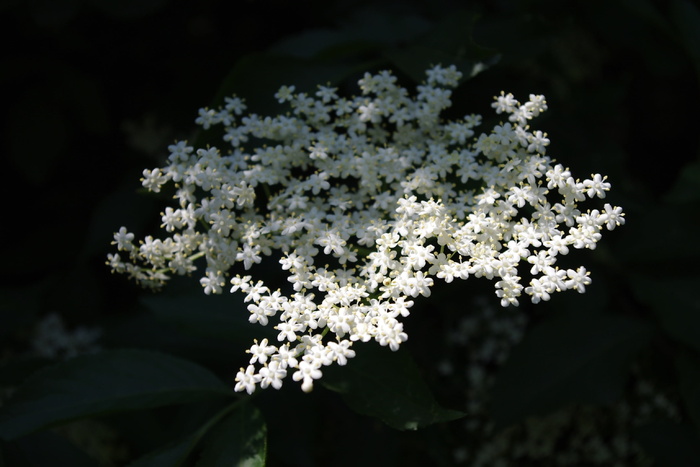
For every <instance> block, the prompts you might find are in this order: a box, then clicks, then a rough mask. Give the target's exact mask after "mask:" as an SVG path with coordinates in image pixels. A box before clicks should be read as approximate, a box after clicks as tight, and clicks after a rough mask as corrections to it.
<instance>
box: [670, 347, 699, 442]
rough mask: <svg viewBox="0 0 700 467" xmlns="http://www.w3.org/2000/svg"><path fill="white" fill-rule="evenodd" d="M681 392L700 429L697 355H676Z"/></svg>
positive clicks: (696, 425)
mask: <svg viewBox="0 0 700 467" xmlns="http://www.w3.org/2000/svg"><path fill="white" fill-rule="evenodd" d="M675 364H676V371H677V372H678V380H679V383H680V392H681V395H682V396H683V403H684V405H685V408H686V410H687V411H688V414H689V415H690V418H691V420H692V421H693V423H694V424H695V429H696V430H700V361H699V359H698V357H697V355H692V354H691V353H690V352H684V353H681V354H679V355H677V356H676V359H675Z"/></svg>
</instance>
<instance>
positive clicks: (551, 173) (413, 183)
mask: <svg viewBox="0 0 700 467" xmlns="http://www.w3.org/2000/svg"><path fill="white" fill-rule="evenodd" d="M460 78H461V73H460V72H459V71H457V70H456V68H455V67H454V66H451V67H447V68H443V67H439V66H437V67H434V68H432V69H430V70H428V71H427V81H426V82H425V83H424V84H422V85H420V86H418V87H417V93H416V95H415V96H414V97H411V96H410V95H409V92H408V91H407V90H406V89H404V88H402V87H400V86H398V85H397V84H396V77H394V76H393V75H392V74H391V73H390V72H388V71H383V72H380V73H379V74H376V75H371V74H369V73H367V74H365V76H364V77H363V78H362V79H361V80H360V81H359V85H360V89H361V91H362V94H361V95H360V96H356V97H351V98H344V97H339V96H338V95H337V94H336V91H337V90H336V89H335V88H332V87H326V86H319V87H318V91H317V92H316V93H315V95H314V96H310V95H308V94H306V93H296V92H295V89H294V87H293V86H291V87H286V86H285V87H282V88H281V89H280V90H279V92H278V93H277V94H276V95H275V96H276V97H277V98H278V100H279V102H280V103H283V104H284V103H288V104H287V105H289V106H290V110H289V112H288V113H286V114H284V115H278V116H275V117H262V116H259V115H255V114H251V115H247V116H244V111H245V105H244V103H243V101H242V100H241V99H239V98H237V97H232V98H228V99H226V102H225V105H224V107H222V108H218V109H206V108H205V109H202V110H200V112H199V117H198V118H197V120H196V122H197V123H198V124H200V125H202V126H203V127H204V128H205V129H207V128H209V127H211V126H214V125H221V126H223V130H224V137H223V139H224V142H223V145H222V147H221V148H216V147H207V148H198V149H195V148H193V147H191V146H189V145H188V144H187V142H185V141H180V142H177V143H176V144H173V145H172V146H170V147H169V150H170V153H171V154H170V157H169V163H168V165H167V166H165V167H162V168H157V169H153V170H145V171H144V173H143V175H144V178H143V185H144V186H145V187H146V188H148V189H149V190H151V191H154V192H159V191H160V190H161V189H162V187H163V186H164V185H166V184H170V185H172V186H173V187H174V189H175V198H174V199H175V202H174V203H173V206H171V207H168V208H166V209H165V212H163V213H162V222H163V223H162V227H163V228H164V230H165V232H166V237H164V238H162V239H161V238H154V237H151V236H147V237H146V238H144V239H143V240H142V241H139V242H138V243H135V242H134V235H133V234H131V233H129V232H128V231H127V229H126V228H124V227H122V228H121V229H120V230H119V232H117V233H116V234H115V235H114V242H113V243H114V244H116V245H117V249H118V253H115V254H111V255H109V261H108V264H109V265H110V266H111V267H112V269H113V270H114V271H116V272H119V273H126V274H127V275H129V276H130V277H132V278H134V279H135V280H136V281H138V282H139V283H141V284H143V285H146V286H150V287H159V286H161V285H162V284H164V283H165V282H166V281H167V280H168V279H169V277H170V276H171V275H172V274H181V275H182V274H191V273H194V272H195V271H197V270H198V269H200V268H203V269H204V271H203V275H202V276H201V278H200V283H201V284H202V287H203V288H204V293H206V294H212V293H215V294H218V293H222V292H223V291H224V290H225V289H226V288H227V287H228V286H231V288H230V291H231V292H242V293H243V294H244V295H245V298H244V301H245V302H246V303H248V310H249V312H250V321H251V322H257V323H260V324H262V325H271V326H274V328H275V329H276V330H277V331H278V332H279V334H278V335H277V342H274V343H271V342H268V340H267V339H263V340H262V341H261V342H257V341H255V343H254V344H253V345H252V347H251V348H250V350H249V353H250V354H251V359H250V364H249V366H248V367H247V368H245V369H244V368H241V371H240V372H239V373H238V375H237V377H236V381H237V384H236V386H235V389H236V391H244V390H245V391H247V392H248V393H252V392H253V391H254V390H255V388H256V387H257V386H258V385H260V386H261V387H263V388H265V387H267V386H272V387H274V388H279V387H281V385H282V381H283V380H284V378H285V377H286V376H287V375H288V374H289V373H291V374H292V379H293V380H295V381H300V382H301V386H302V389H303V390H304V391H310V390H311V389H312V388H313V381H314V380H316V379H318V378H320V377H321V376H322V372H321V369H322V367H323V366H325V365H330V364H332V363H334V362H336V363H338V364H339V365H344V364H345V363H346V362H347V359H348V358H351V357H353V356H354V355H355V351H354V350H353V343H355V342H357V341H362V342H367V341H369V340H375V341H377V342H379V343H380V344H381V345H384V346H387V345H388V346H389V347H391V349H393V350H396V349H398V347H399V345H400V344H401V343H402V342H404V341H405V340H406V339H407V336H406V333H405V332H404V330H403V325H402V323H401V318H402V317H405V316H407V315H408V314H409V311H410V309H411V306H412V305H413V301H412V300H411V298H414V297H417V296H419V295H423V296H426V297H427V296H430V291H431V287H432V286H433V284H434V281H435V280H443V281H445V282H452V281H453V280H454V279H467V278H468V277H469V276H475V277H486V278H488V279H493V280H494V282H495V288H496V295H497V296H498V297H499V298H500V302H501V305H503V306H509V305H518V300H519V298H520V297H521V296H523V294H525V295H529V296H530V298H531V300H532V301H533V302H535V303H537V302H539V301H540V300H548V299H549V298H550V295H551V294H552V293H554V292H558V291H563V290H567V289H574V290H578V291H579V292H584V291H585V287H586V286H587V285H589V284H590V282H591V281H590V278H589V275H588V272H587V271H586V269H585V268H584V267H579V268H577V269H559V268H558V267H557V264H556V263H557V258H558V256H559V255H566V254H567V253H568V252H569V249H570V248H577V249H581V248H589V249H593V248H595V246H596V242H598V240H600V238H601V233H602V231H603V230H604V228H607V229H609V230H612V229H613V228H615V227H616V226H618V225H621V224H624V217H623V216H624V214H623V213H622V209H621V208H619V207H613V206H611V205H609V204H605V205H604V206H603V207H602V208H601V209H600V210H599V209H593V210H587V211H586V212H582V211H581V210H580V209H579V205H580V204H581V203H582V202H584V201H586V200H587V199H588V198H604V197H605V194H606V191H608V190H609V189H610V184H609V183H608V182H607V181H606V177H604V176H601V175H598V174H596V175H592V176H591V178H590V179H586V180H583V181H580V180H577V179H574V178H573V177H572V175H571V173H570V172H569V170H568V169H567V168H565V167H563V166H562V165H559V164H555V163H554V162H553V160H552V159H550V158H549V157H548V156H546V155H545V153H546V148H547V146H548V144H549V139H548V138H547V134H546V133H543V132H541V131H539V130H537V131H531V130H530V128H529V126H528V122H529V121H530V120H531V119H532V118H534V117H536V116H537V115H539V114H540V113H542V112H543V111H545V110H546V109H547V104H546V101H545V99H544V97H543V96H536V95H530V96H529V100H528V101H527V102H525V103H524V104H521V103H520V102H519V101H517V100H516V99H515V97H513V96H512V95H511V94H505V93H501V95H500V96H497V97H496V98H495V102H494V104H493V107H494V108H495V110H496V112H497V113H498V114H506V115H507V121H505V122H501V123H500V124H498V125H496V126H495V127H494V128H491V129H489V130H487V131H485V132H483V133H479V134H476V131H475V129H476V128H477V127H478V126H479V125H480V124H481V117H480V116H479V115H467V116H465V117H464V118H463V119H462V120H457V121H445V120H443V119H441V118H440V113H441V111H442V110H444V109H446V108H447V107H449V106H450V105H451V101H450V97H451V91H450V88H453V87H455V86H456V85H457V83H458V81H459V79H460ZM273 255H274V256H275V257H279V258H280V259H279V263H280V266H281V268H282V269H283V270H285V271H288V281H289V282H290V283H291V286H292V289H293V292H290V293H289V294H286V295H285V294H283V293H282V291H281V290H279V289H275V290H273V289H272V288H271V287H272V285H271V284H268V283H266V282H265V280H264V279H265V278H264V277H263V278H260V277H254V272H255V265H256V264H258V263H260V262H261V261H262V259H263V257H266V256H268V257H269V256H273ZM198 259H201V263H202V264H201V267H200V266H199V263H195V262H196V261H197V260H198ZM237 263H242V264H237ZM235 270H239V271H241V273H242V274H246V275H241V274H235V272H236V271H235ZM247 270H250V275H247V272H248V271H247ZM243 271H245V272H243ZM523 272H527V273H528V274H529V275H531V276H532V278H531V279H530V280H529V282H527V283H524V284H523V281H522V279H521V274H522V273H523ZM271 323H272V324H271Z"/></svg>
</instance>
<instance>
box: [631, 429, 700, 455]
mask: <svg viewBox="0 0 700 467" xmlns="http://www.w3.org/2000/svg"><path fill="white" fill-rule="evenodd" d="M633 436H634V438H636V439H637V441H639V443H640V444H641V445H642V447H643V448H644V450H645V451H646V452H647V453H648V454H649V455H651V456H652V457H653V458H654V459H655V460H656V461H657V465H659V466H663V467H695V466H697V465H698V459H700V442H699V441H700V439H698V436H697V433H696V432H694V431H693V429H692V428H691V427H690V426H688V425H679V424H676V423H673V422H671V421H669V420H658V421H655V422H652V423H649V424H647V425H644V426H642V427H639V428H636V429H635V430H634V431H633Z"/></svg>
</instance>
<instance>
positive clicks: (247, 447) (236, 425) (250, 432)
mask: <svg viewBox="0 0 700 467" xmlns="http://www.w3.org/2000/svg"><path fill="white" fill-rule="evenodd" d="M266 457H267V427H266V425H265V421H264V419H263V417H262V415H261V414H260V412H259V411H258V409H256V408H255V407H254V406H252V405H250V404H243V405H241V406H240V407H237V408H236V411H235V412H233V413H232V414H231V415H229V416H228V417H227V418H225V419H224V420H223V421H221V422H219V423H218V424H217V425H216V426H215V427H214V428H213V430H211V433H210V434H209V435H208V436H207V440H206V441H205V444H204V448H203V450H202V456H201V458H200V460H199V462H198V463H197V467H228V466H231V465H237V466H246V467H263V466H264V465H265V460H266Z"/></svg>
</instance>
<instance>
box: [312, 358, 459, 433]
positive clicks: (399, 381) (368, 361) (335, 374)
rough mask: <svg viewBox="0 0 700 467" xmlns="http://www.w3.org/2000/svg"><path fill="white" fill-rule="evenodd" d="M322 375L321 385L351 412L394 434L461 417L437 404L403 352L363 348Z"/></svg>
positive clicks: (413, 365)
mask: <svg viewBox="0 0 700 467" xmlns="http://www.w3.org/2000/svg"><path fill="white" fill-rule="evenodd" d="M323 373H324V376H323V378H322V379H321V382H322V384H323V385H324V386H326V387H327V388H328V389H330V390H332V391H335V392H338V393H340V394H341V395H342V397H343V399H344V400H345V402H346V403H347V404H348V405H349V406H350V407H351V408H352V409H353V410H354V411H356V412H358V413H361V414H363V415H369V416H371V417H376V418H379V419H380V420H382V421H383V422H384V423H386V424H387V425H389V426H391V427H393V428H396V429H398V430H416V429H418V428H421V427H424V426H427V425H431V424H433V423H439V422H447V421H451V420H456V419H458V418H461V417H463V416H464V415H465V414H464V413H462V412H459V411H456V410H449V409H445V408H443V407H441V406H440V405H438V404H437V402H436V401H435V398H434V397H433V395H432V393H431V392H430V389H429V388H428V386H427V384H426V383H425V382H424V381H423V379H422V378H421V376H420V373H419V372H418V369H417V368H416V366H415V364H414V362H413V360H412V359H411V357H410V356H409V354H408V353H407V352H406V351H405V350H404V349H399V350H398V351H397V352H392V351H391V350H390V349H389V348H386V347H380V346H379V345H377V344H363V345H362V347H361V348H360V349H357V356H356V357H355V358H353V359H351V360H349V361H348V364H347V365H346V366H344V367H340V366H332V367H328V368H324V370H323Z"/></svg>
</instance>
